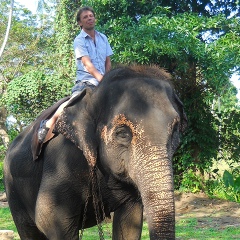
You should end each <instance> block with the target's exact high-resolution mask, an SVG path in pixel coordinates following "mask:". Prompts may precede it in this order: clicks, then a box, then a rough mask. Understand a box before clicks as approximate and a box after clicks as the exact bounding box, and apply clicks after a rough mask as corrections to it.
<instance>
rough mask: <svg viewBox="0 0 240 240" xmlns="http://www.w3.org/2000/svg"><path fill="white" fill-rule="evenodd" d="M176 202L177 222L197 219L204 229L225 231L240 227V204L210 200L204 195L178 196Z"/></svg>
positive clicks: (185, 194)
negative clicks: (212, 228) (228, 228)
mask: <svg viewBox="0 0 240 240" xmlns="http://www.w3.org/2000/svg"><path fill="white" fill-rule="evenodd" d="M175 200H176V201H175V203H176V220H180V219H182V218H186V217H188V218H196V219H197V221H198V223H199V225H200V226H201V227H202V228H204V227H209V228H211V227H214V228H217V229H225V228H227V227H233V226H234V227H238V226H240V204H239V203H235V202H229V201H226V200H219V199H209V198H208V196H207V195H206V194H204V193H198V194H193V193H184V194H176V196H175ZM209 219H211V221H209Z"/></svg>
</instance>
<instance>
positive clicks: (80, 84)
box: [72, 81, 96, 95]
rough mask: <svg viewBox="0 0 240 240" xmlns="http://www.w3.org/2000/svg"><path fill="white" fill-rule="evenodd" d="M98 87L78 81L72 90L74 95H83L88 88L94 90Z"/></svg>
mask: <svg viewBox="0 0 240 240" xmlns="http://www.w3.org/2000/svg"><path fill="white" fill-rule="evenodd" d="M95 87H96V86H95V85H93V84H91V83H90V82H83V81H76V84H75V85H74V87H73V88H72V95H73V94H74V95H75V94H79V93H81V92H82V91H83V90H84V89H86V88H91V89H94V88H95Z"/></svg>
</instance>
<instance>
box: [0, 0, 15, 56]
mask: <svg viewBox="0 0 240 240" xmlns="http://www.w3.org/2000/svg"><path fill="white" fill-rule="evenodd" d="M13 5H14V0H12V1H11V6H10V11H9V17H8V25H7V30H6V34H5V38H4V41H3V44H2V47H1V49H0V58H1V57H2V54H3V51H4V49H5V46H6V44H7V40H8V36H9V32H10V28H11V23H12V13H13Z"/></svg>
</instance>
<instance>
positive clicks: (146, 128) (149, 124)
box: [59, 67, 187, 239]
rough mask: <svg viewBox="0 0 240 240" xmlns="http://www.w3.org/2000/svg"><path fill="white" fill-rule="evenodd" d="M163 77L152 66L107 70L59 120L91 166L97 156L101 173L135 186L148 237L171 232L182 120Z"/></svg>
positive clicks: (171, 235)
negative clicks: (174, 163) (175, 163)
mask: <svg viewBox="0 0 240 240" xmlns="http://www.w3.org/2000/svg"><path fill="white" fill-rule="evenodd" d="M169 77H170V76H169V75H168V74H167V73H166V72H164V71H163V70H159V69H157V68H156V67H152V68H146V67H135V68H134V69H131V68H119V69H115V70H112V71H111V72H109V73H108V74H107V75H105V77H104V79H103V81H102V83H101V84H100V85H99V87H98V88H96V89H95V90H94V92H93V93H89V92H88V91H86V92H84V93H83V94H85V95H86V96H85V97H84V98H83V99H82V101H81V102H79V103H76V104H75V102H77V100H78V99H77V98H76V99H75V100H73V101H72V103H70V104H69V106H68V107H67V108H66V110H65V113H64V114H63V116H62V119H61V120H60V121H59V125H61V126H62V133H64V134H65V135H67V136H68V137H69V138H70V139H71V140H72V141H73V142H74V143H75V144H76V145H77V146H78V147H79V148H80V149H82V150H83V152H84V154H85V157H86V159H87V160H88V162H89V164H90V165H91V166H94V165H95V164H96V159H97V158H98V159H100V162H101V165H102V167H103V168H104V170H105V172H107V173H111V174H112V175H113V176H114V177H115V178H117V179H118V180H120V181H123V182H128V183H133V184H134V185H135V186H137V188H138V190H139V192H140V194H141V198H142V202H143V205H144V208H145V212H146V216H147V221H148V225H149V231H150V237H151V239H161V238H164V239H174V232H175V208H174V187H173V170H172V156H173V154H174V152H175V150H176V149H177V147H178V145H179V135H180V132H182V131H184V129H185V127H186V123H187V120H186V116H185V113H184V111H183V106H182V103H181V101H180V100H179V99H178V97H177V96H176V94H175V92H174V90H173V88H172V86H171V84H170V82H169ZM80 97H81V96H80ZM97 154H99V156H97Z"/></svg>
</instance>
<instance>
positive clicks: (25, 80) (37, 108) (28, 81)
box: [5, 71, 73, 124]
mask: <svg viewBox="0 0 240 240" xmlns="http://www.w3.org/2000/svg"><path fill="white" fill-rule="evenodd" d="M72 85H73V83H72V81H71V80H70V79H59V78H58V76H55V75H46V74H44V73H43V72H41V71H31V72H28V73H27V74H25V75H23V76H21V77H17V78H15V79H14V80H12V81H11V82H10V83H9V84H8V87H7V94H6V95H5V103H6V105H7V108H8V110H9V112H11V114H12V115H13V116H14V117H15V118H16V119H18V120H20V121H23V122H24V123H26V124H28V123H29V122H30V121H32V120H33V119H34V118H35V117H36V116H37V115H38V114H39V113H40V112H41V111H42V110H44V109H46V108H48V107H49V106H51V105H52V104H53V103H55V102H56V101H58V100H60V99H61V98H62V97H64V96H67V95H69V94H70V89H71V88H70V87H71V86H72Z"/></svg>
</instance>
